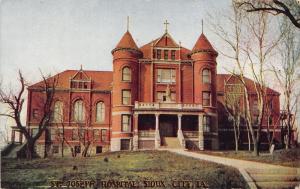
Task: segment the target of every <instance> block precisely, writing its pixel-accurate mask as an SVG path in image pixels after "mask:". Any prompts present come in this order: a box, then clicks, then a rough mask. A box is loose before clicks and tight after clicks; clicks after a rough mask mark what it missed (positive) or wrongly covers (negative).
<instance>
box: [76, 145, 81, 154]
mask: <svg viewBox="0 0 300 189" xmlns="http://www.w3.org/2000/svg"><path fill="white" fill-rule="evenodd" d="M80 151H81V149H80V146H75V153H76V154H80Z"/></svg>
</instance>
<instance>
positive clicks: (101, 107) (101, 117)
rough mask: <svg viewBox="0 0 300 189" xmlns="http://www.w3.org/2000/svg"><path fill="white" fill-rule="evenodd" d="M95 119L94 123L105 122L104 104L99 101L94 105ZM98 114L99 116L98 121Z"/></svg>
mask: <svg viewBox="0 0 300 189" xmlns="http://www.w3.org/2000/svg"><path fill="white" fill-rule="evenodd" d="M99 106H100V107H99ZM95 113H96V114H95V115H96V117H95V122H96V123H103V122H104V121H105V103H104V102H103V101H99V102H97V103H96V112H95ZM98 114H99V115H101V116H100V118H99V119H98Z"/></svg>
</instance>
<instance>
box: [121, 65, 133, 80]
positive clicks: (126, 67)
mask: <svg viewBox="0 0 300 189" xmlns="http://www.w3.org/2000/svg"><path fill="white" fill-rule="evenodd" d="M125 71H126V72H125ZM131 75H132V73H131V68H130V67H129V66H125V67H123V68H122V81H125V82H130V81H131ZM125 76H127V77H128V78H125Z"/></svg>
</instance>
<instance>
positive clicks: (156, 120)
mask: <svg viewBox="0 0 300 189" xmlns="http://www.w3.org/2000/svg"><path fill="white" fill-rule="evenodd" d="M158 125H159V114H155V132H156V131H158Z"/></svg>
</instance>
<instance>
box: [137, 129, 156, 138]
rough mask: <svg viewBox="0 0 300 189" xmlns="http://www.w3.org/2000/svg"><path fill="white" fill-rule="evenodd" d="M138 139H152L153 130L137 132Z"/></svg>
mask: <svg viewBox="0 0 300 189" xmlns="http://www.w3.org/2000/svg"><path fill="white" fill-rule="evenodd" d="M138 134H139V137H145V138H154V137H155V130H152V131H147V130H146V131H139V132H138Z"/></svg>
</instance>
